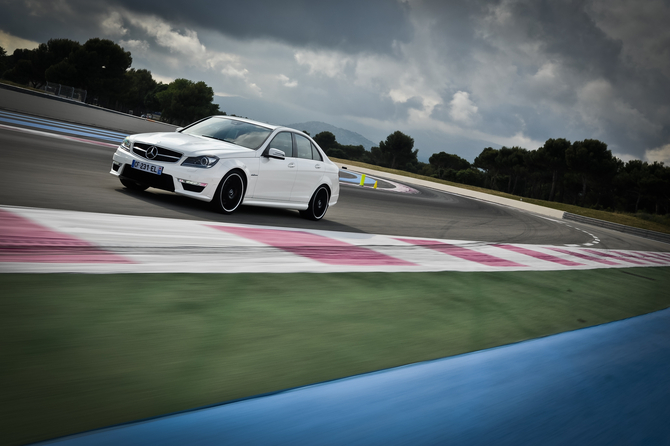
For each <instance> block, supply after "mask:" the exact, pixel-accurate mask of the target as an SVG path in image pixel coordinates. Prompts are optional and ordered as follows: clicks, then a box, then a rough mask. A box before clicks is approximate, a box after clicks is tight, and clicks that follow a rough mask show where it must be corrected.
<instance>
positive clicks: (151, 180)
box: [120, 164, 174, 192]
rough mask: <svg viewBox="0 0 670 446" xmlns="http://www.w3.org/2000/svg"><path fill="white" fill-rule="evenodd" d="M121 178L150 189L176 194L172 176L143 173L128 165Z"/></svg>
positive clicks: (124, 167) (124, 168)
mask: <svg viewBox="0 0 670 446" xmlns="http://www.w3.org/2000/svg"><path fill="white" fill-rule="evenodd" d="M120 176H122V177H123V178H128V179H129V180H133V181H137V182H138V183H141V184H144V185H146V186H149V187H155V188H156V189H163V190H167V191H170V192H174V181H173V180H172V175H166V174H162V175H156V174H153V173H149V172H143V171H141V170H137V169H133V168H132V167H130V166H129V165H128V164H126V165H125V166H123V170H122V171H121V174H120Z"/></svg>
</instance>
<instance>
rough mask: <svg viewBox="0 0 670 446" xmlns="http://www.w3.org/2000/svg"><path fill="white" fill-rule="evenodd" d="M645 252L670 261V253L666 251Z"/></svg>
mask: <svg viewBox="0 0 670 446" xmlns="http://www.w3.org/2000/svg"><path fill="white" fill-rule="evenodd" d="M644 254H645V255H647V256H650V257H654V258H656V259H661V260H665V261H670V255H668V253H665V252H645V253H644Z"/></svg>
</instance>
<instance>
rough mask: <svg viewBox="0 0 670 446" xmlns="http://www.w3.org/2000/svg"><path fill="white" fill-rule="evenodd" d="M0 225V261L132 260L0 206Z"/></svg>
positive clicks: (71, 261)
mask: <svg viewBox="0 0 670 446" xmlns="http://www.w3.org/2000/svg"><path fill="white" fill-rule="evenodd" d="M0 228H2V235H1V236H0V262H26V263H134V262H133V261H131V260H129V259H126V258H125V257H122V256H120V255H117V254H114V253H111V252H108V251H105V250H103V249H100V248H98V247H96V246H94V245H92V244H90V243H88V242H87V241H85V240H81V239H78V238H76V237H72V236H71V235H68V234H63V233H61V232H56V231H52V230H51V229H49V228H46V227H44V226H41V225H38V224H37V223H34V222H32V221H31V220H28V219H27V218H23V217H21V216H19V215H16V214H14V213H12V212H9V211H6V210H3V209H0Z"/></svg>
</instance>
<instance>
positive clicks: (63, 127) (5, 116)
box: [0, 110, 127, 143]
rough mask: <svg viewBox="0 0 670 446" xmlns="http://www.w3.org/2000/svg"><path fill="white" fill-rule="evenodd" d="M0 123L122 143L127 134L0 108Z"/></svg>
mask: <svg viewBox="0 0 670 446" xmlns="http://www.w3.org/2000/svg"><path fill="white" fill-rule="evenodd" d="M0 123H2V124H15V125H20V126H24V127H29V128H33V129H38V130H46V131H50V132H58V133H64V134H66V135H73V136H77V137H88V138H95V139H98V140H102V141H108V142H112V143H120V142H121V141H123V138H125V137H126V136H127V135H125V134H123V133H119V132H114V131H111V130H103V129H97V128H94V127H88V126H85V125H78V124H69V123H66V122H61V121H55V120H53V119H46V118H37V117H34V116H29V115H24V114H21V113H12V112H8V111H4V110H0Z"/></svg>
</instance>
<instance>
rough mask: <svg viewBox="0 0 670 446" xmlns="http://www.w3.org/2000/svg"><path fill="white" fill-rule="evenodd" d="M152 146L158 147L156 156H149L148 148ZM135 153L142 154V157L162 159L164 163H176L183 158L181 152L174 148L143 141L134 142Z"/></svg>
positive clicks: (152, 159) (155, 159)
mask: <svg viewBox="0 0 670 446" xmlns="http://www.w3.org/2000/svg"><path fill="white" fill-rule="evenodd" d="M150 147H156V149H158V155H156V157H155V158H148V157H147V150H149V148H150ZM133 153H134V154H136V155H139V156H141V157H142V158H146V159H148V160H151V161H161V162H163V163H176V162H177V161H179V160H180V159H181V156H182V154H181V153H179V152H175V151H174V150H168V149H166V148H163V147H158V146H154V145H152V144H145V143H143V142H136V143H135V144H133Z"/></svg>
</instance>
